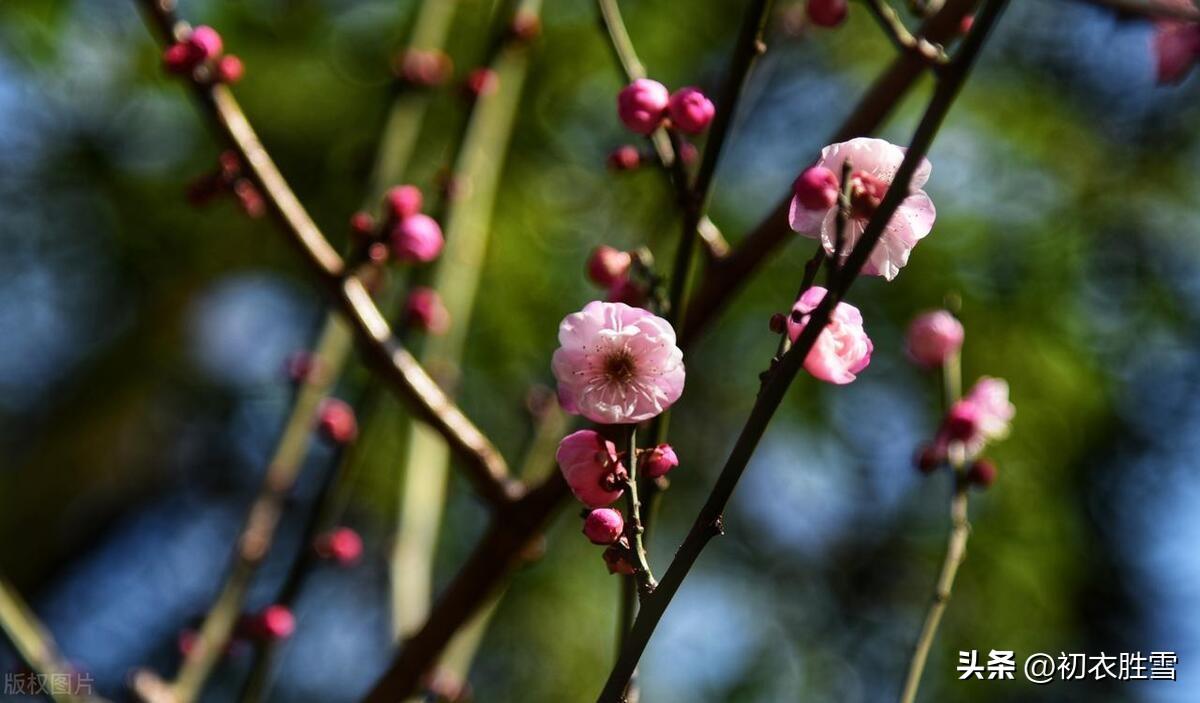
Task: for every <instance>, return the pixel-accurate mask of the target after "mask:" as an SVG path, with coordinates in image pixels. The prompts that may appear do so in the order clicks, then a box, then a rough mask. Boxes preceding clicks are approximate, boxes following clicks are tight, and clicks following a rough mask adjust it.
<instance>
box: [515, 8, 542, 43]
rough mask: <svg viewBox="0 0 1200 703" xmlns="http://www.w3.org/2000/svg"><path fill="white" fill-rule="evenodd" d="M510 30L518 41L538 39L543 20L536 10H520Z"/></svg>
mask: <svg viewBox="0 0 1200 703" xmlns="http://www.w3.org/2000/svg"><path fill="white" fill-rule="evenodd" d="M509 30H510V31H511V32H512V35H513V37H515V38H516V39H517V40H518V41H523V42H530V41H533V40H534V39H537V37H538V35H539V34H541V33H542V20H541V19H539V18H538V16H537V13H535V12H530V11H529V10H518V11H517V14H516V15H515V16H514V17H513V21H512V25H511V26H510V27H509Z"/></svg>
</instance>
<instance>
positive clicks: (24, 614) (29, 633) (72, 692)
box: [0, 575, 101, 703]
mask: <svg viewBox="0 0 1200 703" xmlns="http://www.w3.org/2000/svg"><path fill="white" fill-rule="evenodd" d="M0 629H3V631H4V634H5V635H6V636H7V637H8V640H9V641H10V642H12V644H13V649H15V650H16V652H17V654H18V655H19V656H20V657H21V660H22V661H24V662H25V664H26V665H27V666H28V667H29V669H30V671H32V672H33V676H35V677H36V678H37V680H36V683H37V684H38V686H37V687H38V688H39V689H42V690H43V691H44V692H45V693H46V695H48V696H49V697H50V698H51V699H53V700H54V701H55V703H82V702H83V701H93V702H95V703H99V702H100V701H101V699H100V698H97V697H94V696H91V695H90V692H84V691H83V690H82V686H80V685H77V678H76V677H77V675H78V674H77V672H75V670H74V667H72V666H71V664H70V663H69V662H68V661H67V660H66V659H65V658H64V657H63V656H62V654H61V653H60V652H59V651H58V646H57V645H56V644H55V643H54V637H52V636H51V635H50V631H49V630H47V629H46V628H45V626H44V625H42V623H41V622H39V621H38V619H37V617H36V616H35V615H34V614H33V610H32V609H31V608H30V607H29V606H28V605H27V604H26V603H25V600H24V599H23V598H21V594H20V593H18V592H17V589H16V588H15V587H14V586H13V585H12V584H11V583H9V582H8V580H7V579H5V578H4V577H3V575H0ZM62 681H65V682H67V685H66V686H60V685H59V683H60V682H62ZM43 684H44V686H43ZM19 685H20V684H18V686H19ZM89 685H90V684H89ZM7 693H8V694H10V695H19V694H20V693H21V691H19V690H17V691H8V692H7Z"/></svg>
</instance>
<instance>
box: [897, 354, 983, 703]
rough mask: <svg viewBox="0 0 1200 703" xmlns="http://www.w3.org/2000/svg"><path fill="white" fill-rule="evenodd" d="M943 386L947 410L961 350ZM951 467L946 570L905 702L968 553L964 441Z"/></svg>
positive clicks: (946, 368) (958, 378)
mask: <svg viewBox="0 0 1200 703" xmlns="http://www.w3.org/2000/svg"><path fill="white" fill-rule="evenodd" d="M942 386H943V388H944V395H945V406H946V411H947V412H949V410H950V408H951V406H953V405H954V403H955V401H957V400H958V398H959V396H960V395H961V389H962V366H961V362H960V357H959V354H958V352H955V353H954V354H952V355H950V358H948V359H947V360H946V363H945V364H944V365H943V366H942ZM949 460H950V466H951V468H952V469H953V470H954V494H953V496H952V497H951V499H950V536H949V538H948V540H947V544H946V556H945V558H944V559H943V561H942V569H941V572H940V574H939V575H938V579H937V583H936V585H935V586H934V590H933V600H932V602H931V603H930V604H929V610H928V611H927V612H926V613H925V621H924V623H923V624H922V625H921V633H920V635H918V636H917V642H916V644H915V645H914V646H913V654H912V659H911V661H910V662H909V665H908V675H907V677H906V678H905V680H904V690H903V691H902V692H901V694H900V701H901V703H912V702H913V701H914V700H916V698H917V689H918V688H919V687H920V685H921V674H922V672H924V671H925V661H926V659H927V658H928V657H929V649H930V647H932V646H933V639H934V637H935V636H936V635H937V630H938V625H939V624H940V623H941V621H942V614H943V613H945V612H946V605H947V603H949V601H950V591H951V589H952V588H954V577H955V576H956V575H957V574H958V567H959V566H960V565H961V564H962V562H963V559H965V558H966V555H967V538H968V537H969V536H970V533H971V524H970V523H969V522H968V521H967V491H968V489H969V488H970V482H969V481H968V480H967V476H966V457H965V454H964V452H963V451H962V443H961V442H955V443H953V444H952V445H951V447H950V451H949Z"/></svg>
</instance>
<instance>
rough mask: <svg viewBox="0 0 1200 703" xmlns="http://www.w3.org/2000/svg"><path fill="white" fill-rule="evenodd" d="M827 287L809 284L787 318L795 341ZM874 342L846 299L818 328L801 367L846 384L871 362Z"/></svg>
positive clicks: (814, 373)
mask: <svg viewBox="0 0 1200 703" xmlns="http://www.w3.org/2000/svg"><path fill="white" fill-rule="evenodd" d="M827 292H828V291H827V290H826V289H824V288H822V287H821V286H812V287H811V288H809V289H808V290H806V291H804V293H803V294H802V295H801V296H800V299H799V300H797V301H796V304H795V306H794V307H793V308H792V314H791V316H790V317H789V318H788V323H787V326H788V338H789V339H791V340H792V342H795V341H796V339H797V338H799V337H800V332H801V331H803V330H804V327H805V326H806V325H807V324H808V320H809V318H810V317H811V313H812V311H813V310H816V309H817V306H818V305H820V304H821V301H822V300H824V299H825V294H826V293H827ZM873 350H874V345H872V344H871V338H870V337H868V336H867V332H866V330H864V329H863V318H862V313H860V312H859V310H858V308H856V307H854V306H853V305H850V304H849V303H838V304H837V307H835V308H834V309H833V313H832V314H831V315H830V317H829V324H828V325H826V326H825V329H824V330H821V334H820V335H819V336H818V337H817V341H816V343H815V344H813V346H812V349H810V350H809V352H808V356H806V357H805V358H804V369H805V370H806V371H808V372H809V373H810V374H812V375H813V376H815V377H817V378H819V379H821V380H822V381H828V382H829V383H836V384H839V385H841V384H846V383H850V382H851V381H853V380H854V379H855V378H857V376H856V375H855V374H857V373H858V372H859V371H862V370H863V369H865V368H867V364H869V363H871V352H872V351H873Z"/></svg>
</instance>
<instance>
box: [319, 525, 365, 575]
mask: <svg viewBox="0 0 1200 703" xmlns="http://www.w3.org/2000/svg"><path fill="white" fill-rule="evenodd" d="M314 546H315V548H316V550H317V554H318V555H320V557H321V558H322V559H332V560H334V561H336V562H337V563H338V564H339V565H341V566H351V565H353V564H355V563H357V562H358V560H359V559H360V558H361V557H362V552H363V543H362V537H360V536H359V535H358V533H357V532H355V531H354V530H352V529H350V528H349V527H339V528H337V529H335V530H333V531H331V532H327V533H325V534H323V535H321V536H319V537H317V543H316V545H314Z"/></svg>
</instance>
